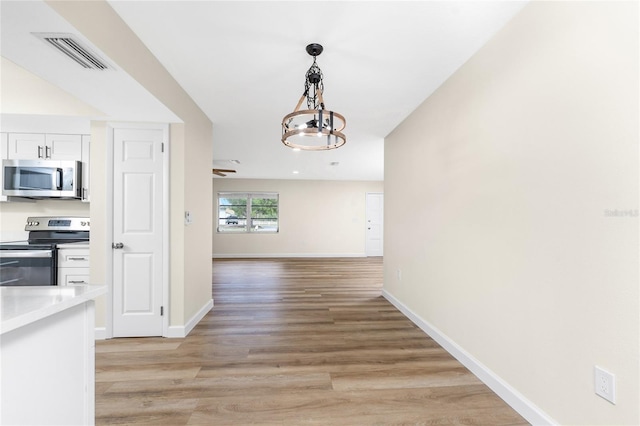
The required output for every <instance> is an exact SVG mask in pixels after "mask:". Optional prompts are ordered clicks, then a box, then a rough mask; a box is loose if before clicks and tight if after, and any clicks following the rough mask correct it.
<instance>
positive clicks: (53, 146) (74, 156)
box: [8, 133, 82, 161]
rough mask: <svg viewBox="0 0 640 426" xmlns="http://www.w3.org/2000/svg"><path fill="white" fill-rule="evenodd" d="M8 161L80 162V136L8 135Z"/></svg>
mask: <svg viewBox="0 0 640 426" xmlns="http://www.w3.org/2000/svg"><path fill="white" fill-rule="evenodd" d="M8 147H9V152H8V158H9V159H10V160H75V161H81V160H82V135H61V134H43V133H9V136H8Z"/></svg>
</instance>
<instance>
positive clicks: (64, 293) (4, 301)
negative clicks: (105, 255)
mask: <svg viewBox="0 0 640 426" xmlns="http://www.w3.org/2000/svg"><path fill="white" fill-rule="evenodd" d="M106 293H107V286H106V285H74V286H44V287H0V304H1V306H2V309H1V310H0V335H2V334H5V333H9V332H11V331H13V330H16V329H19V328H21V327H24V326H26V325H29V324H32V323H34V322H36V321H39V320H41V319H43V318H47V317H49V316H52V315H55V314H57V313H58V312H62V311H64V310H66V309H69V308H72V307H74V306H77V305H80V304H82V303H85V302H87V301H89V300H92V299H95V298H96V297H98V296H100V295H103V294H106Z"/></svg>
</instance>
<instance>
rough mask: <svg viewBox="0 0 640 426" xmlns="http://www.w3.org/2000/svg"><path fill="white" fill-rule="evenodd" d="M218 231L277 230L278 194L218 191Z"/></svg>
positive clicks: (264, 231) (268, 231)
mask: <svg viewBox="0 0 640 426" xmlns="http://www.w3.org/2000/svg"><path fill="white" fill-rule="evenodd" d="M218 232H223V233H234V232H236V233H239V232H258V233H273V232H278V194H277V193H275V192H263V193H246V192H219V193H218Z"/></svg>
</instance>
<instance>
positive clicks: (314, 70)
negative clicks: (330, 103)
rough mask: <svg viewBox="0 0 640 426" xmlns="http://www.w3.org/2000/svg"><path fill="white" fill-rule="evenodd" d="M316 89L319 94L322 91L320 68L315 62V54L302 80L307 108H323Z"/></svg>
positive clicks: (322, 83)
mask: <svg viewBox="0 0 640 426" xmlns="http://www.w3.org/2000/svg"><path fill="white" fill-rule="evenodd" d="M318 90H319V91H320V94H323V93H324V81H323V80H322V70H321V69H320V67H319V66H318V64H317V63H316V58H315V56H314V57H313V64H311V67H310V68H309V70H308V71H307V74H306V75H305V81H304V94H305V96H306V98H307V107H308V109H324V103H322V102H320V99H319V98H318Z"/></svg>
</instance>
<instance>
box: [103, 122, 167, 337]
mask: <svg viewBox="0 0 640 426" xmlns="http://www.w3.org/2000/svg"><path fill="white" fill-rule="evenodd" d="M115 129H141V130H161V131H162V139H163V144H164V155H163V156H162V306H163V307H164V315H163V317H162V337H167V335H168V330H169V313H170V312H171V308H170V302H171V301H170V298H169V287H170V284H171V283H170V276H169V270H170V268H169V262H170V255H169V253H170V251H169V236H170V233H169V219H170V212H169V195H170V192H169V184H170V182H169V156H170V145H171V144H170V139H169V124H162V123H158V124H150V123H122V122H108V123H107V144H108V147H107V167H106V174H107V176H106V180H107V191H106V192H107V193H106V203H105V208H106V210H107V212H106V213H107V214H106V218H107V219H106V224H105V230H106V235H105V241H104V244H105V253H107V256H106V257H107V259H106V280H107V283H108V284H109V293H108V294H109V296H108V297H107V298H106V299H107V300H106V308H105V309H106V311H107V312H106V324H105V328H106V330H105V334H106V338H107V339H111V338H113V248H112V247H111V243H112V242H113V177H114V174H113V161H114V158H113V148H114V145H113V143H114V140H113V139H114V130H115Z"/></svg>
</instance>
